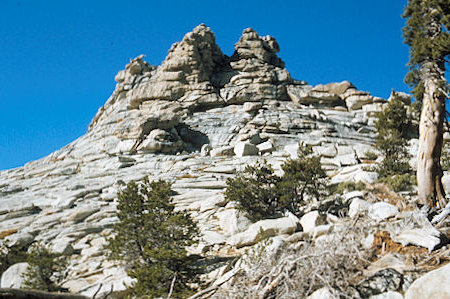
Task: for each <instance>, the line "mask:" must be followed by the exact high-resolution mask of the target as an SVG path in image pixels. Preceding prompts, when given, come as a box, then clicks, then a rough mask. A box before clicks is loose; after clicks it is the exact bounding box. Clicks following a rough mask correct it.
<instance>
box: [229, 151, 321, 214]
mask: <svg viewBox="0 0 450 299" xmlns="http://www.w3.org/2000/svg"><path fill="white" fill-rule="evenodd" d="M281 168H282V170H283V171H284V174H283V175H282V176H277V175H275V174H274V170H273V168H272V167H271V166H270V165H268V164H267V162H266V161H264V162H263V163H259V164H256V165H255V166H247V167H246V168H245V170H244V171H243V172H242V173H239V174H238V175H237V176H236V177H235V178H233V179H228V180H227V189H226V190H225V197H226V198H227V199H228V200H230V201H235V202H236V204H237V209H239V210H241V211H244V212H246V213H247V217H248V218H249V219H250V220H251V221H254V222H256V221H258V220H261V219H265V218H277V217H280V216H282V215H283V214H284V213H285V212H287V211H289V212H291V213H293V214H297V215H299V213H300V207H301V205H302V204H304V203H305V201H307V200H319V199H320V198H321V197H322V196H323V195H324V194H325V193H326V192H327V190H326V186H327V180H326V173H325V171H324V170H323V169H322V166H321V164H320V158H319V157H318V156H313V155H312V148H311V147H310V146H304V145H301V146H300V148H299V153H298V157H297V158H296V159H289V160H287V161H286V162H285V163H284V164H283V165H282V166H281Z"/></svg>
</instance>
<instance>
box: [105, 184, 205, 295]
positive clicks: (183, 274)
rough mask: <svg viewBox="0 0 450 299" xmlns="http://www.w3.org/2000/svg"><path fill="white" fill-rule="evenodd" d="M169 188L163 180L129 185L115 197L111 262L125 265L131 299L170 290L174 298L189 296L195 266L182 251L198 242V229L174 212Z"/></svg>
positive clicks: (195, 270)
mask: <svg viewBox="0 0 450 299" xmlns="http://www.w3.org/2000/svg"><path fill="white" fill-rule="evenodd" d="M173 194H174V192H173V191H172V189H171V184H170V183H168V182H165V181H154V182H150V181H149V179H148V178H146V179H144V180H143V181H142V182H130V183H128V184H127V187H126V188H125V189H124V190H123V191H121V192H120V193H119V195H118V199H119V204H118V206H117V209H118V212H117V216H118V218H119V222H118V223H117V224H116V225H115V226H114V233H115V235H114V237H113V238H111V239H109V244H108V247H107V248H108V249H109V252H110V258H111V259H116V260H121V261H123V262H125V264H126V265H127V267H128V268H127V273H128V275H130V277H132V278H136V280H137V282H136V283H135V284H134V285H133V286H132V291H133V293H134V295H137V296H138V297H139V296H148V297H150V298H157V297H162V296H164V297H165V296H167V294H168V293H169V292H170V291H172V295H173V296H174V297H176V298H179V297H182V296H184V295H186V294H188V293H189V292H190V290H191V288H190V286H189V284H190V283H192V282H195V281H196V279H197V275H196V274H197V269H195V267H194V266H193V263H194V261H193V260H192V259H190V258H189V257H188V256H187V252H186V246H190V245H192V244H194V243H195V242H196V238H197V236H198V235H199V231H198V228H197V226H196V224H195V223H194V222H193V220H192V219H191V218H190V216H189V215H188V214H187V213H186V212H183V211H175V206H174V204H173V203H172V195H173Z"/></svg>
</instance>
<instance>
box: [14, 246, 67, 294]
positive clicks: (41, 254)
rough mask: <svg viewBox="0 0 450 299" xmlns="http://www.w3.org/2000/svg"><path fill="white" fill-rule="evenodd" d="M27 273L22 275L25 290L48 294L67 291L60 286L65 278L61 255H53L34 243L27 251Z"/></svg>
mask: <svg viewBox="0 0 450 299" xmlns="http://www.w3.org/2000/svg"><path fill="white" fill-rule="evenodd" d="M28 251H29V252H28V254H27V262H28V265H29V266H28V268H27V271H26V272H25V273H24V274H23V278H24V280H25V281H24V284H25V288H27V289H35V290H42V291H49V292H61V291H66V292H67V289H65V288H63V287H62V286H61V283H62V281H63V280H64V279H65V278H66V276H67V271H66V267H67V262H66V260H65V259H64V257H63V256H62V255H61V254H58V253H53V252H51V251H50V250H49V249H47V248H46V247H44V245H42V244H40V243H35V244H33V245H32V246H31V248H30V249H29V250H28Z"/></svg>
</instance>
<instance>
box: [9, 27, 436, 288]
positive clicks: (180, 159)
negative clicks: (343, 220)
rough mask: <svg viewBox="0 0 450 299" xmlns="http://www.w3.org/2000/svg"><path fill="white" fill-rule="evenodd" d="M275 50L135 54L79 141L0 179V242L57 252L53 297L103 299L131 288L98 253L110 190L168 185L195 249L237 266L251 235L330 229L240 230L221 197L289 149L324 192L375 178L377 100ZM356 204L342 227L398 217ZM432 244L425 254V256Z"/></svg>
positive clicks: (281, 223)
mask: <svg viewBox="0 0 450 299" xmlns="http://www.w3.org/2000/svg"><path fill="white" fill-rule="evenodd" d="M279 50H280V48H279V45H278V43H277V42H276V40H275V38H273V37H271V36H265V37H261V36H259V35H258V34H257V33H256V32H255V31H254V30H252V29H245V30H244V31H243V34H242V36H241V38H240V39H239V41H238V42H237V43H236V45H235V52H234V54H233V55H232V56H231V57H228V56H226V55H224V54H223V53H222V51H221V50H220V48H219V46H218V45H217V44H216V42H215V36H214V34H213V33H212V31H211V30H210V29H209V28H208V27H207V26H205V25H203V24H202V25H199V26H197V27H196V28H195V29H194V30H193V31H192V32H190V33H187V34H186V35H185V36H184V37H183V39H182V41H181V42H178V43H175V44H173V45H172V47H171V48H170V50H169V52H168V55H167V57H166V59H165V60H164V62H163V63H162V64H161V65H160V66H151V65H150V64H148V63H147V62H145V61H144V60H143V59H144V55H140V56H138V57H136V58H134V59H131V61H130V63H129V64H128V65H127V66H126V67H125V69H124V70H121V71H119V73H118V74H117V75H116V77H115V80H116V81H117V85H116V88H115V90H114V92H113V93H112V95H111V97H110V98H109V99H108V100H107V101H106V103H105V105H104V106H103V107H101V108H100V109H99V111H98V112H97V114H96V115H95V117H94V118H93V120H92V122H91V124H90V125H89V129H88V132H87V133H86V134H85V135H84V136H82V137H80V138H78V139H77V140H75V141H73V142H72V143H70V144H68V145H67V146H65V147H63V148H62V149H60V150H58V151H56V152H54V153H52V154H50V155H49V156H47V157H45V158H42V159H40V160H37V161H32V162H29V163H27V164H26V165H25V166H23V167H19V168H16V169H11V170H5V171H1V172H0V235H1V238H2V239H1V240H0V241H1V242H3V243H4V244H6V245H7V246H18V247H26V246H28V245H29V244H31V243H32V242H34V241H41V242H43V243H44V244H48V245H49V246H51V248H52V249H53V250H54V251H56V252H60V253H62V254H65V255H67V256H68V259H69V261H70V267H69V278H68V280H67V281H66V283H65V284H64V286H65V287H67V288H68V289H69V290H70V291H71V292H74V293H79V294H83V295H87V296H92V295H93V294H94V293H95V292H96V291H97V290H98V288H99V285H100V284H102V285H103V286H104V290H103V289H102V292H103V293H107V292H108V291H109V290H110V288H111V286H112V287H113V288H114V290H116V291H120V290H123V289H124V288H125V285H124V283H127V284H129V283H130V282H131V280H130V278H129V277H128V276H127V275H126V273H125V271H124V269H123V268H121V267H120V266H117V265H116V264H114V263H112V262H110V261H108V260H106V258H105V256H104V251H103V246H104V245H105V244H106V239H107V238H108V236H110V234H111V227H112V225H113V224H114V223H115V222H116V221H117V218H116V216H115V211H116V203H117V200H116V195H117V192H118V190H120V188H122V187H123V186H124V183H126V182H128V181H130V180H137V179H141V178H143V177H145V176H150V177H151V179H166V180H169V181H171V182H173V187H174V189H175V190H176V191H177V193H178V195H176V196H175V202H176V205H177V207H178V208H180V209H187V210H188V211H189V212H190V213H191V215H192V216H193V217H194V218H195V220H196V221H197V222H198V224H199V226H200V228H201V231H202V234H203V241H202V242H201V245H200V246H199V247H198V248H196V249H192V250H193V252H197V253H202V254H213V255H214V254H215V255H220V256H236V255H240V254H241V253H242V252H243V251H241V250H243V249H239V248H241V247H244V249H245V246H250V245H253V244H254V243H255V242H257V240H258V239H259V238H258V234H259V233H260V231H261V230H263V231H267V232H269V231H270V234H271V235H272V236H275V235H283V236H285V237H286V238H289V237H290V238H291V239H290V240H291V241H292V240H301V239H302V238H303V237H305V236H306V235H305V234H308V236H314V237H318V236H320V235H323V234H327V233H328V232H331V230H332V229H331V226H327V227H323V225H325V222H326V223H327V225H331V224H330V223H331V220H330V217H328V218H327V219H328V220H326V221H325V220H323V219H322V218H321V219H322V220H323V221H325V222H324V223H320V225H319V223H316V222H315V220H314V221H312V220H308V219H306V218H305V220H303V221H308V224H304V226H305V227H306V225H308V227H309V229H310V231H309V232H308V233H306V232H303V235H301V236H300V235H295V234H298V227H300V225H299V223H301V221H300V220H299V219H298V218H296V217H294V218H292V217H291V218H290V217H285V218H281V219H279V220H263V221H262V222H261V223H259V222H258V223H255V224H251V223H249V221H248V220H247V219H246V217H245V216H244V215H243V214H242V213H240V212H238V211H237V210H236V209H235V208H234V204H233V203H229V202H227V201H226V200H225V199H224V196H223V190H224V188H225V186H226V179H227V178H230V177H233V176H234V175H235V173H236V172H239V171H242V170H243V169H244V167H245V165H247V164H252V163H255V162H256V161H261V160H263V159H265V160H267V161H268V162H269V163H271V164H272V165H273V166H274V168H275V169H277V170H278V171H280V169H279V167H280V164H281V163H282V162H283V161H284V160H285V159H287V158H288V157H295V156H296V155H297V150H298V143H299V142H304V143H307V144H310V145H312V146H313V147H314V151H315V152H316V153H318V154H319V155H320V156H321V161H322V163H323V165H324V167H325V169H326V170H327V171H328V173H329V175H331V176H332V182H333V183H339V182H344V181H363V182H365V183H369V184H372V183H374V182H375V180H376V173H374V172H371V171H368V170H367V169H366V167H365V166H367V165H366V164H365V162H366V158H367V156H366V154H367V152H369V151H373V150H374V149H373V147H372V146H373V142H374V136H375V133H374V128H373V123H374V113H375V112H377V111H381V110H382V109H383V105H384V103H385V100H383V99H380V98H376V97H374V96H372V95H370V94H369V93H368V92H363V91H359V90H357V89H356V87H355V86H354V85H353V84H352V83H350V82H348V81H344V82H340V83H330V84H325V85H322V84H321V85H317V86H311V85H308V84H307V83H306V82H304V81H298V80H294V79H293V78H292V77H291V75H290V74H289V72H288V71H287V70H286V69H285V68H284V67H285V65H284V62H283V61H282V60H281V59H280V58H279V57H278V56H277V53H278V52H279ZM346 196H347V195H346ZM365 199H367V198H365V195H364V194H363V193H360V194H356V195H355V194H354V196H353V197H352V195H351V194H350V195H349V196H348V197H347V198H346V201H347V202H348V205H350V203H351V204H352V205H353V207H352V206H350V210H351V213H350V215H352V217H353V216H354V217H356V216H355V215H358V213H360V212H361V211H369V210H370V211H371V212H370V213H372V214H373V215H376V217H375V218H376V219H377V220H380V219H388V218H389V219H391V218H392V216H395V214H397V212H398V210H396V211H395V212H394V213H393V214H386V213H388V212H389V211H393V210H394V209H397V208H396V207H394V206H392V205H391V206H383V207H379V206H377V204H374V203H372V202H373V198H372V199H371V200H368V199H367V200H368V201H365ZM386 204H387V203H386ZM311 209H312V210H313V208H311ZM386 211H388V212H386ZM306 212H308V211H306ZM335 217H336V216H335ZM405 217H406V216H405ZM408 217H409V216H408ZM313 218H314V219H316V218H315V217H313ZM333 219H334V218H333ZM421 219H422V218H421ZM311 221H312V222H311ZM421 221H422V222H421V223H422V224H421V225H422V226H423V227H425V226H426V227H427V228H429V226H427V225H428V223H425V224H424V223H423V222H424V221H425V220H423V219H422V220H421ZM425 222H426V221H425ZM421 225H419V224H418V226H417V227H418V228H421V227H422V226H421ZM433 232H434V233H436V232H435V231H433ZM434 237H435V235H434ZM434 237H433V236H431V237H430V238H431V239H430V241H427V242H426V244H425V245H424V246H425V247H427V246H428V247H427V248H428V249H430V250H432V249H433V248H434V247H435V245H436V244H437V243H436V244H435V243H433V242H434V241H436V240H435V239H433V238H434ZM405 238H406V237H405ZM402 240H404V239H402ZM405 242H406V241H405ZM430 242H431V243H430ZM419 245H420V244H419ZM3 283H4V282H3V281H2V286H3ZM5 283H6V282H5Z"/></svg>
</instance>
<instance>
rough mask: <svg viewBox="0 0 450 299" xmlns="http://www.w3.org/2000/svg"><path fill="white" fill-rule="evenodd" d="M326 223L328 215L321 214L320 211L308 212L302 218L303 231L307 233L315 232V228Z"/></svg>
mask: <svg viewBox="0 0 450 299" xmlns="http://www.w3.org/2000/svg"><path fill="white" fill-rule="evenodd" d="M325 223H326V217H325V216H324V215H321V214H319V211H311V212H309V213H306V214H305V215H303V216H302V218H300V224H301V225H302V227H303V231H304V232H306V233H309V232H314V229H315V228H316V227H317V226H319V225H322V224H325Z"/></svg>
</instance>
